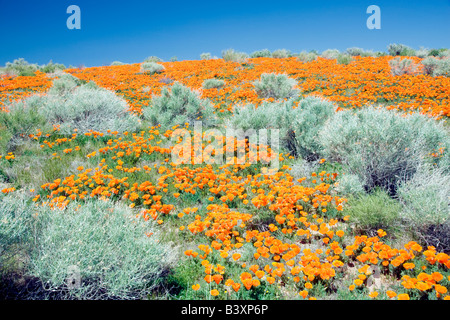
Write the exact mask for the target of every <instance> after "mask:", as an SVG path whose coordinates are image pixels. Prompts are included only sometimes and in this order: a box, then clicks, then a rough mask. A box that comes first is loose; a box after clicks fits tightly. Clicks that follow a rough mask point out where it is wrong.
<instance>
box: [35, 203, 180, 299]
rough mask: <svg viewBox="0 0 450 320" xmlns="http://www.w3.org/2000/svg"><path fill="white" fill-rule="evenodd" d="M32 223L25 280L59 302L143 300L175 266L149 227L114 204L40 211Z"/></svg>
mask: <svg viewBox="0 0 450 320" xmlns="http://www.w3.org/2000/svg"><path fill="white" fill-rule="evenodd" d="M37 219H38V223H39V233H38V235H37V239H38V241H37V247H36V248H35V249H34V250H33V252H32V254H31V256H30V270H29V274H30V275H31V276H34V277H37V278H39V279H40V280H41V281H42V283H43V286H44V287H45V289H46V290H49V291H55V290H58V291H61V292H62V293H65V295H64V296H63V297H62V298H63V299H64V298H78V299H83V300H84V299H91V300H93V299H95V300H99V299H139V298H146V295H147V294H150V293H151V291H152V290H153V289H154V288H155V287H156V286H157V285H158V283H159V282H160V281H161V280H162V276H163V274H164V273H165V272H166V271H167V269H168V268H169V267H170V266H171V265H172V264H173V263H174V260H175V252H176V251H175V250H174V248H172V247H171V246H169V245H167V244H162V243H161V242H160V241H159V234H158V233H157V232H156V230H155V229H154V226H152V225H151V224H149V223H148V222H146V221H144V220H143V219H142V218H136V214H135V213H134V212H133V211H132V210H131V209H129V208H128V207H126V206H125V205H121V204H119V203H114V202H112V201H91V202H87V203H83V204H81V206H78V203H71V204H69V205H68V207H66V208H65V209H55V210H51V209H49V208H48V207H43V208H41V209H40V210H39V215H38V218H37ZM147 234H151V236H148V235H147ZM73 271H76V272H73ZM78 272H79V278H77V277H73V275H75V276H76V274H77V273H78ZM69 279H70V280H75V281H74V282H72V283H68V281H69ZM77 279H79V280H80V281H79V282H78V283H77V281H76V280H77Z"/></svg>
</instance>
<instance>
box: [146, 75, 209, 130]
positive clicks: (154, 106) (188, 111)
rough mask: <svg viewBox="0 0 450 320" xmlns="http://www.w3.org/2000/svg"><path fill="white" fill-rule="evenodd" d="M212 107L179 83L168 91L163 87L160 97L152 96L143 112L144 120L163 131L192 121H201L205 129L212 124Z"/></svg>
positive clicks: (192, 122)
mask: <svg viewBox="0 0 450 320" xmlns="http://www.w3.org/2000/svg"><path fill="white" fill-rule="evenodd" d="M213 113H214V107H213V106H212V104H211V103H210V102H209V101H208V100H204V99H201V98H200V97H199V95H198V94H197V93H196V92H194V91H192V90H191V89H189V88H188V87H186V86H184V85H183V84H181V83H179V82H175V83H174V84H173V85H172V86H171V87H170V89H169V88H167V87H164V88H163V89H162V91H161V95H160V96H153V97H152V101H151V105H150V107H148V108H145V109H144V111H143V115H144V118H145V119H146V120H148V121H150V122H151V123H152V124H153V125H158V124H160V125H161V128H162V129H164V130H167V129H171V128H172V127H173V126H175V125H181V126H183V125H184V124H185V123H189V124H191V125H193V124H194V121H202V123H203V126H204V127H207V126H209V125H212V124H213V123H214V121H215V120H214V114H213Z"/></svg>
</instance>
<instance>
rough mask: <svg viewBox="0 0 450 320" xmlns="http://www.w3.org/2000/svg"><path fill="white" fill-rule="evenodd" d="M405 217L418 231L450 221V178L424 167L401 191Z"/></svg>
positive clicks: (401, 186)
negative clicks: (425, 226) (420, 228)
mask: <svg viewBox="0 0 450 320" xmlns="http://www.w3.org/2000/svg"><path fill="white" fill-rule="evenodd" d="M397 195H398V198H399V201H400V202H401V203H402V204H403V209H402V212H401V215H402V218H403V219H405V220H406V221H407V222H408V223H409V224H412V225H413V226H415V227H416V228H417V227H419V226H423V225H427V224H433V225H436V224H442V223H445V222H446V221H448V220H449V219H450V175H449V174H448V173H445V172H443V170H440V169H438V168H429V167H428V168H423V169H421V170H419V171H418V172H417V173H416V174H415V175H414V177H413V178H412V179H411V180H409V181H406V182H403V183H402V184H401V185H400V187H399V188H398V193H397Z"/></svg>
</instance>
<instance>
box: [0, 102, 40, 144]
mask: <svg viewBox="0 0 450 320" xmlns="http://www.w3.org/2000/svg"><path fill="white" fill-rule="evenodd" d="M42 99H43V98H41V97H39V96H31V97H29V98H27V99H24V100H23V101H19V102H16V103H13V104H11V105H10V106H8V112H0V127H1V129H2V130H6V131H7V132H8V134H9V141H8V143H7V145H6V147H7V149H8V150H10V151H12V150H13V149H15V148H16V147H17V146H18V145H20V144H22V143H23V142H24V141H25V140H27V139H29V137H28V136H29V135H30V134H35V133H37V130H38V129H41V130H45V127H46V126H48V122H47V118H46V117H45V116H44V115H42V114H41V113H40V108H42V106H43V100H42Z"/></svg>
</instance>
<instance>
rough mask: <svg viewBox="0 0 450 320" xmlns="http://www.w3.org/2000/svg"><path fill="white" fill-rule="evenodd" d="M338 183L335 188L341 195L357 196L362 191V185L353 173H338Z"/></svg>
mask: <svg viewBox="0 0 450 320" xmlns="http://www.w3.org/2000/svg"><path fill="white" fill-rule="evenodd" d="M338 183H339V184H338V186H337V188H336V190H337V191H338V192H340V193H341V194H342V195H352V196H357V195H361V194H363V193H364V185H363V184H362V182H361V180H360V179H359V177H358V176H357V175H355V174H344V175H340V176H339V178H338Z"/></svg>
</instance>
